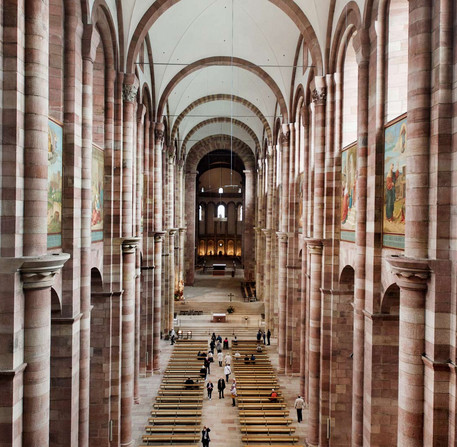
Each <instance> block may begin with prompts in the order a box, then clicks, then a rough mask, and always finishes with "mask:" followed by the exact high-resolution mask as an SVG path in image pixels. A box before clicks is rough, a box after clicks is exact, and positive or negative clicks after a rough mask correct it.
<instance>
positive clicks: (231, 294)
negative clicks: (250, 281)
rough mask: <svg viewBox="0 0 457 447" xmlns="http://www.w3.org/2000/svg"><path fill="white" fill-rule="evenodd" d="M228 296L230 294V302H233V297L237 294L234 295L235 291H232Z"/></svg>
mask: <svg viewBox="0 0 457 447" xmlns="http://www.w3.org/2000/svg"><path fill="white" fill-rule="evenodd" d="M228 296H229V298H230V302H232V298H233V297H234V296H235V295H234V294H233V293H231V292H230V293H229V294H228Z"/></svg>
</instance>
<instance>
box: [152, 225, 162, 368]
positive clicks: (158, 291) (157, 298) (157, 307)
mask: <svg viewBox="0 0 457 447" xmlns="http://www.w3.org/2000/svg"><path fill="white" fill-rule="evenodd" d="M164 235H165V232H164V231H157V232H156V233H155V235H154V336H153V358H152V366H153V370H154V371H160V344H159V343H160V330H161V328H160V321H161V302H162V245H163V239H164Z"/></svg>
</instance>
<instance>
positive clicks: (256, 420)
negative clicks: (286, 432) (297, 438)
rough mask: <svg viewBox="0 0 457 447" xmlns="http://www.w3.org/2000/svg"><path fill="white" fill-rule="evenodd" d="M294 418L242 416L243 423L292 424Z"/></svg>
mask: <svg viewBox="0 0 457 447" xmlns="http://www.w3.org/2000/svg"><path fill="white" fill-rule="evenodd" d="M292 422H293V419H290V418H284V417H275V416H271V417H243V418H242V417H240V424H241V425H270V424H273V425H290V424H292Z"/></svg>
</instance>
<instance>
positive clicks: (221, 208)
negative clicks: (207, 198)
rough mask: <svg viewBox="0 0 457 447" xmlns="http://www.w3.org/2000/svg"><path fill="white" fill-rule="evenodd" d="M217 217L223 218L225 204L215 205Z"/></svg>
mask: <svg viewBox="0 0 457 447" xmlns="http://www.w3.org/2000/svg"><path fill="white" fill-rule="evenodd" d="M217 217H218V218H219V219H225V206H224V205H222V204H221V205H218V207H217Z"/></svg>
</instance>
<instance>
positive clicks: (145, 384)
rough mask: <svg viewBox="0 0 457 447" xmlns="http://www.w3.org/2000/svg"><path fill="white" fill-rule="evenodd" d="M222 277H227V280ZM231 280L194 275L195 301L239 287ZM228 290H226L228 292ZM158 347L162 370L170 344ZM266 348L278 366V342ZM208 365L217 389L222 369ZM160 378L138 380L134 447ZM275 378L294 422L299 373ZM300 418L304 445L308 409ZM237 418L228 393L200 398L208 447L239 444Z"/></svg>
mask: <svg viewBox="0 0 457 447" xmlns="http://www.w3.org/2000/svg"><path fill="white" fill-rule="evenodd" d="M225 279H227V281H226V280H225ZM232 281H233V283H232V282H231V281H230V280H229V279H228V278H224V280H221V278H220V277H219V278H218V277H215V278H214V280H213V281H211V278H208V277H201V278H198V277H196V281H195V286H194V287H192V288H191V289H192V300H198V299H199V296H201V297H203V300H205V299H206V296H207V293H208V291H209V289H212V293H213V294H214V293H215V292H216V293H219V294H222V293H224V290H225V288H226V287H227V289H226V290H229V289H232V288H234V286H235V284H234V283H235V282H236V284H238V286H239V280H238V281H237V278H235V279H234V280H232ZM185 293H187V288H186V289H185ZM199 293H200V295H199ZM227 293H229V292H228V291H227ZM256 332H257V330H256V329H255V328H253V329H252V338H255V335H256ZM243 338H244V337H243ZM160 346H161V351H160V354H161V364H162V365H163V368H162V370H164V369H165V368H166V365H167V363H168V360H169V358H170V355H171V353H172V349H173V347H172V346H171V345H170V343H169V342H167V341H161V345H160ZM267 349H268V353H269V355H270V359H271V362H272V364H273V366H274V367H275V368H276V369H277V366H278V353H277V343H276V340H275V339H272V345H271V346H269V347H268V348H267ZM211 366H212V368H211V374H210V375H209V379H210V380H212V382H213V384H214V386H215V388H216V386H217V380H218V378H219V377H221V375H222V372H223V371H222V369H223V368H220V367H219V366H218V365H217V363H215V364H213V365H211ZM161 380H162V375H161V374H155V375H154V376H152V377H146V378H141V379H140V403H139V404H138V405H135V407H134V413H133V438H134V440H135V444H134V445H135V446H139V445H141V436H142V435H143V434H144V433H145V432H144V426H145V425H146V424H147V420H148V416H149V411H150V409H151V407H152V404H153V402H154V399H155V397H156V395H157V391H158V389H159V387H160V382H161ZM278 380H279V383H280V386H281V390H282V392H283V395H284V398H285V402H286V403H287V404H288V408H289V409H290V417H292V418H293V419H294V420H295V421H296V412H295V410H294V408H293V404H294V400H295V398H296V397H297V394H298V392H299V386H300V378H299V377H298V376H295V377H293V376H285V375H278ZM226 391H227V390H226ZM228 391H229V390H228ZM303 419H304V422H303V423H301V424H295V426H296V427H297V431H296V434H297V435H298V436H299V437H300V444H302V445H304V444H305V434H306V421H307V410H305V411H304V414H303ZM238 421H239V419H238V410H237V408H234V407H232V406H231V399H230V396H229V393H227V394H226V398H225V399H219V398H218V395H217V390H215V391H214V392H213V398H212V400H211V401H209V400H208V399H207V398H206V392H205V399H204V401H203V413H202V424H203V425H206V426H207V427H210V428H211V447H218V446H222V447H241V446H242V443H241V432H240V430H239V422H238Z"/></svg>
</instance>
